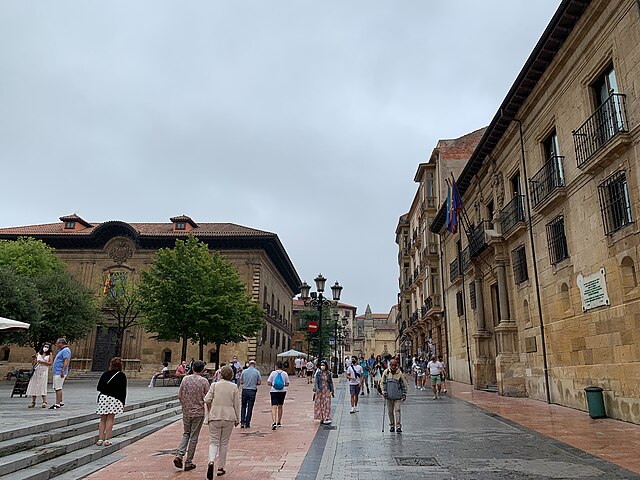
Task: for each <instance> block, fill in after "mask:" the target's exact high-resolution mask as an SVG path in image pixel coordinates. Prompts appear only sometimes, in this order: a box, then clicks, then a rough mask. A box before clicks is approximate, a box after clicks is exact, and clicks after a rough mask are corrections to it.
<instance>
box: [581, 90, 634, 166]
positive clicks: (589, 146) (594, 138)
mask: <svg viewBox="0 0 640 480" xmlns="http://www.w3.org/2000/svg"><path fill="white" fill-rule="evenodd" d="M626 98H627V97H626V95H624V94H622V93H612V94H611V96H610V97H609V98H608V99H607V100H605V101H604V103H603V104H602V105H600V106H599V107H598V108H597V109H596V111H595V112H594V113H593V115H591V116H590V117H589V118H588V119H587V120H586V121H585V122H584V123H583V124H582V125H581V126H580V127H579V128H578V129H577V130H574V132H573V144H574V147H575V149H576V159H577V161H578V168H582V167H583V166H584V164H585V163H586V162H587V160H589V159H590V158H591V157H592V156H593V155H594V154H595V153H596V152H597V151H598V150H599V149H600V148H601V147H603V146H604V145H605V144H606V143H607V142H608V141H609V140H611V139H612V138H613V137H615V136H616V135H618V134H619V133H622V132H628V131H629V125H628V123H627V107H626Z"/></svg>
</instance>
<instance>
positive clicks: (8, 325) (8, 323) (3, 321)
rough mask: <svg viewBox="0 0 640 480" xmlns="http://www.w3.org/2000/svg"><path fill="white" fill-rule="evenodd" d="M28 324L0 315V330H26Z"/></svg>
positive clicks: (4, 331) (3, 331)
mask: <svg viewBox="0 0 640 480" xmlns="http://www.w3.org/2000/svg"><path fill="white" fill-rule="evenodd" d="M28 329H29V324H28V323H24V322H18V321H17V320H11V319H9V318H3V317H0V332H2V333H7V332H19V331H21V330H28Z"/></svg>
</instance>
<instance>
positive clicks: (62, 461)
mask: <svg viewBox="0 0 640 480" xmlns="http://www.w3.org/2000/svg"><path fill="white" fill-rule="evenodd" d="M181 413H182V411H181V408H180V402H179V401H178V400H175V399H167V398H160V399H154V400H148V401H145V402H140V403H137V404H131V405H127V406H126V407H125V411H124V413H122V414H121V415H117V416H116V423H115V425H114V426H113V433H112V438H111V442H112V445H111V446H109V447H98V446H96V445H95V443H96V441H97V440H98V417H97V416H96V415H95V414H94V413H89V414H85V415H79V416H76V417H70V418H64V419H61V420H55V421H52V422H46V423H42V424H38V425H36V426H30V427H25V428H18V429H15V430H9V431H5V432H0V477H3V478H4V476H8V477H7V478H11V480H48V479H50V478H55V477H57V476H59V475H64V477H65V478H68V479H80V478H84V477H85V476H87V475H89V474H91V473H93V472H95V471H96V470H99V469H100V468H102V467H104V466H106V465H108V464H109V463H112V462H114V461H116V460H118V459H119V458H120V457H119V456H118V455H113V453H114V452H116V451H117V450H119V449H121V448H124V447H126V446H127V445H130V444H131V443H133V442H135V441H137V440H140V439H141V438H143V437H146V436H147V435H149V434H151V433H153V432H155V431H157V430H159V429H161V428H162V427H165V426H167V425H169V424H171V423H173V422H175V421H176V420H177V419H178V418H179V415H180V414H181Z"/></svg>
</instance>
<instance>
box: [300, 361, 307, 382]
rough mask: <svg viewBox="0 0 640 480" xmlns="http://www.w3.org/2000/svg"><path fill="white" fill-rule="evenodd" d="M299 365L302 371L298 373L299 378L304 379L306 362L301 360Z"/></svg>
mask: <svg viewBox="0 0 640 480" xmlns="http://www.w3.org/2000/svg"><path fill="white" fill-rule="evenodd" d="M300 365H301V367H302V371H301V372H300V377H301V378H304V377H306V376H307V362H306V361H305V360H302V362H301V363H300Z"/></svg>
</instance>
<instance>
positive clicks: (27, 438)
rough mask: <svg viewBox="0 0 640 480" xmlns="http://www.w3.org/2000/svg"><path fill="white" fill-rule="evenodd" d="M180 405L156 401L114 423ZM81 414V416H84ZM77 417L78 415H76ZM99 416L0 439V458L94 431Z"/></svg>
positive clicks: (133, 410) (130, 412)
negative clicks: (63, 425)
mask: <svg viewBox="0 0 640 480" xmlns="http://www.w3.org/2000/svg"><path fill="white" fill-rule="evenodd" d="M179 406H180V402H179V401H178V400H167V401H166V402H162V403H156V404H154V405H150V406H147V407H138V408H132V409H129V410H128V411H125V412H124V413H123V414H121V415H118V416H116V423H115V424H116V425H118V424H120V423H123V422H126V421H128V420H132V419H135V418H140V417H144V416H146V415H150V414H153V413H156V412H159V411H164V410H167V409H170V408H176V407H179ZM84 417H85V416H84V415H83V416H82V417H81V418H84ZM76 418H78V417H76ZM98 422H99V418H98V416H97V415H95V414H92V415H91V418H90V420H85V421H83V422H80V423H74V424H72V425H68V426H65V427H61V428H57V429H54V430H48V431H45V432H41V433H38V434H35V435H34V434H29V435H24V436H21V437H16V438H12V439H9V440H4V441H0V459H1V458H2V457H4V456H7V455H11V454H13V453H16V452H21V451H24V450H28V449H30V448H34V447H39V446H41V445H48V444H50V443H53V442H57V441H60V440H63V439H65V438H69V437H73V436H76V435H81V434H83V433H87V432H91V431H95V430H96V429H97V426H98Z"/></svg>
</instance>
